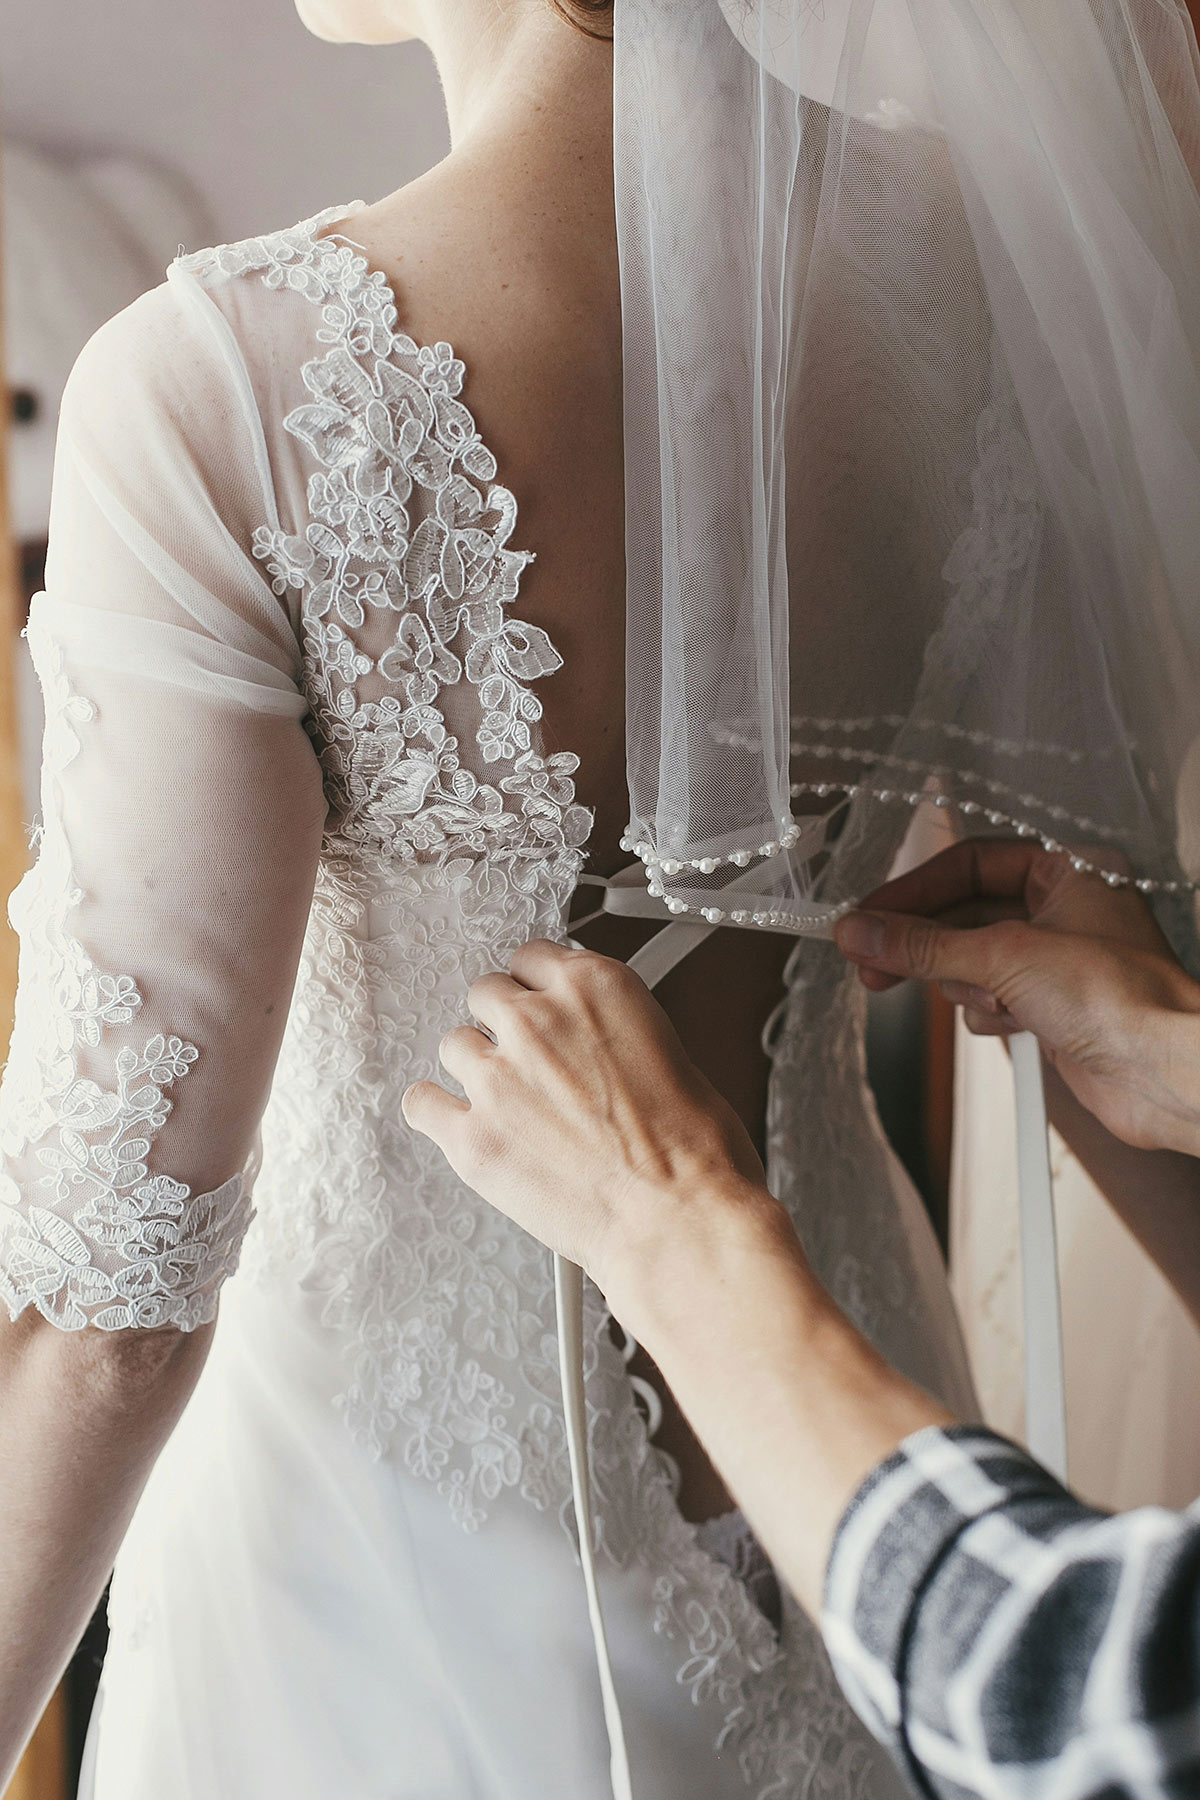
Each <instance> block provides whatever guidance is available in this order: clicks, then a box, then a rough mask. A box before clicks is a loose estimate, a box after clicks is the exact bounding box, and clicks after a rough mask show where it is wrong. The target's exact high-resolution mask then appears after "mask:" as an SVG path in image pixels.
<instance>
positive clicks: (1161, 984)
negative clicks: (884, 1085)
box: [837, 838, 1200, 1155]
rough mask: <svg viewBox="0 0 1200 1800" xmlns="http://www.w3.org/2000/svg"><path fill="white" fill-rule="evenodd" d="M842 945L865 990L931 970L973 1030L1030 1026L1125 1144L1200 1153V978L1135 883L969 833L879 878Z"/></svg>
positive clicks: (845, 925)
mask: <svg viewBox="0 0 1200 1800" xmlns="http://www.w3.org/2000/svg"><path fill="white" fill-rule="evenodd" d="M837 941H838V946H839V948H840V949H841V951H842V952H843V954H844V955H845V956H847V957H848V958H849V959H850V960H851V961H852V962H854V963H856V964H857V965H858V966H859V968H860V971H861V973H862V978H863V980H864V982H865V983H866V985H867V986H868V987H871V988H874V989H876V990H878V989H882V988H885V987H890V986H892V985H893V984H894V983H895V982H896V981H898V980H903V979H905V978H906V977H910V976H913V977H916V978H917V979H920V980H925V981H936V982H938V983H940V985H941V987H942V990H943V992H944V993H945V994H946V996H947V998H948V999H950V1000H952V1001H953V1002H954V1003H955V1004H956V1005H961V1006H962V1007H963V1008H964V1012H965V1017H966V1022H967V1024H968V1025H969V1026H970V1028H971V1030H972V1031H975V1032H978V1033H981V1034H989V1033H990V1034H997V1035H999V1034H1006V1033H1011V1032H1015V1031H1032V1032H1033V1033H1034V1034H1035V1035H1036V1036H1037V1037H1038V1039H1039V1040H1040V1042H1041V1045H1042V1049H1043V1052H1044V1053H1045V1055H1046V1058H1047V1060H1048V1061H1049V1062H1050V1063H1051V1064H1052V1065H1053V1067H1054V1068H1055V1069H1056V1070H1057V1071H1058V1073H1059V1075H1060V1076H1061V1077H1062V1079H1063V1081H1064V1082H1065V1083H1066V1085H1067V1087H1068V1088H1069V1089H1070V1090H1071V1092H1072V1093H1073V1094H1074V1096H1075V1098H1076V1099H1077V1100H1078V1101H1079V1102H1080V1103H1081V1105H1083V1106H1084V1107H1085V1108H1086V1109H1087V1110H1088V1112H1090V1113H1091V1114H1092V1115H1093V1116H1094V1117H1095V1118H1097V1119H1099V1120H1100V1122H1101V1123H1102V1124H1103V1125H1104V1126H1106V1127H1107V1129H1108V1130H1109V1131H1111V1132H1112V1133H1113V1134H1114V1135H1115V1136H1116V1137H1118V1138H1120V1139H1122V1140H1123V1142H1125V1143H1126V1144H1131V1145H1133V1146H1135V1147H1136V1148H1138V1149H1156V1150H1157V1149H1173V1150H1183V1151H1186V1152H1187V1153H1188V1154H1190V1155H1197V1154H1200V985H1197V983H1196V982H1194V981H1193V980H1191V978H1190V977H1189V976H1188V975H1187V974H1186V973H1185V971H1184V970H1183V969H1182V968H1181V967H1180V966H1179V964H1178V962H1177V961H1176V960H1175V957H1174V956H1173V955H1172V953H1171V950H1170V947H1169V945H1168V944H1167V942H1166V939H1165V938H1164V937H1163V935H1162V933H1161V932H1160V930H1159V928H1158V926H1157V924H1156V923H1155V920H1154V917H1153V914H1152V913H1151V911H1150V908H1149V907H1148V905H1147V904H1146V902H1145V900H1144V899H1143V898H1142V896H1141V895H1140V894H1139V893H1137V892H1136V891H1135V890H1134V889H1132V888H1129V887H1121V888H1110V887H1109V886H1107V885H1106V884H1105V883H1104V882H1102V881H1100V880H1098V879H1097V878H1096V877H1095V876H1094V875H1088V874H1080V873H1077V872H1076V871H1075V869H1074V868H1073V867H1072V865H1071V862H1070V861H1069V859H1068V858H1067V857H1066V856H1062V855H1052V854H1050V853H1049V852H1047V851H1045V850H1042V849H1041V848H1040V847H1038V846H1037V845H1031V844H1030V843H1028V842H1025V841H1011V840H1006V839H993V838H985V839H974V840H968V841H967V842H964V843H960V844H956V845H954V847H953V848H952V849H950V850H946V851H943V853H942V854H941V855H940V856H936V857H934V858H933V859H932V860H931V861H930V862H927V863H925V864H923V865H922V866H921V867H920V868H917V869H914V870H912V871H911V872H910V873H909V874H907V875H903V876H901V877H899V879H897V880H896V881H892V882H889V883H888V884H887V885H886V886H885V887H882V888H879V889H877V891H876V892H875V893H874V894H872V895H870V896H869V898H868V899H867V900H866V901H865V902H864V905H863V910H861V911H859V912H857V913H851V914H849V915H848V916H847V917H846V918H845V919H844V920H842V921H841V923H840V924H839V926H838V928H837Z"/></svg>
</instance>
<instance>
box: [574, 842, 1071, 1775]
mask: <svg viewBox="0 0 1200 1800" xmlns="http://www.w3.org/2000/svg"><path fill="white" fill-rule="evenodd" d="M581 885H585V886H589V887H596V888H600V889H602V890H603V895H604V898H603V903H602V905H601V906H600V907H599V908H598V909H597V911H595V912H593V913H589V914H588V919H594V918H598V917H599V916H600V914H601V913H616V914H619V915H623V916H624V917H626V918H648V919H664V918H665V919H669V920H670V923H668V924H667V925H665V927H664V929H663V930H662V931H659V932H657V933H656V934H655V936H654V937H652V938H651V939H650V941H649V943H647V944H644V945H643V946H642V948H641V949H640V950H638V951H637V952H636V953H635V954H634V955H633V956H631V957H630V959H629V965H628V966H629V967H630V968H631V969H632V970H634V972H635V973H636V974H638V975H640V976H641V978H642V980H643V981H644V982H645V983H646V986H647V987H648V988H650V989H651V990H653V989H654V988H655V987H657V986H658V984H659V982H660V981H662V980H663V979H664V978H665V977H666V976H667V975H669V974H670V973H671V970H672V969H674V968H677V967H678V965H679V964H680V963H681V962H682V961H683V960H684V958H685V957H686V956H689V955H690V954H691V952H692V951H693V950H695V949H696V948H697V947H698V946H699V945H700V944H702V943H703V942H704V941H705V939H706V938H709V937H711V936H712V934H713V932H714V931H717V930H719V929H720V925H718V924H715V923H710V922H708V921H707V920H701V919H697V918H688V919H674V918H672V917H671V914H670V913H669V912H668V910H667V907H666V904H665V902H664V901H663V900H662V899H661V898H659V897H657V896H655V895H653V894H651V893H650V892H649V890H648V888H647V886H646V871H645V868H644V866H643V864H642V863H640V862H638V863H634V864H633V865H632V867H631V868H628V869H623V870H622V871H621V873H620V874H619V875H615V876H613V877H611V878H610V879H606V878H605V877H603V876H598V875H585V876H583V877H582V878H581ZM846 910H847V908H845V907H843V906H838V907H832V906H821V905H818V904H816V903H811V904H810V906H809V908H808V909H807V912H806V913H805V915H804V916H803V917H796V916H793V917H792V918H791V919H790V920H789V921H787V922H786V923H785V922H783V919H782V915H781V916H780V922H779V923H776V922H775V921H774V919H773V920H772V923H771V924H770V925H767V926H763V927H760V929H765V930H775V931H786V932H788V933H789V934H790V935H794V936H807V937H823V938H832V936H833V927H834V925H835V923H836V921H837V920H838V919H839V918H840V917H841V916H842V915H843V913H844V912H845V911H846ZM586 922H587V921H586V920H576V921H575V922H574V924H573V929H575V930H578V929H580V928H581V927H582V925H583V924H585V923H586ZM722 922H723V923H724V922H725V921H722ZM739 922H740V921H739ZM1010 1043H1011V1047H1012V1062H1013V1079H1014V1083H1015V1089H1016V1104H1017V1162H1018V1172H1019V1181H1020V1209H1021V1250H1022V1267H1023V1274H1024V1286H1025V1382H1026V1441H1027V1443H1028V1445H1029V1449H1030V1452H1031V1453H1032V1455H1033V1456H1035V1457H1036V1458H1037V1460H1038V1461H1039V1462H1041V1463H1042V1464H1044V1466H1045V1467H1046V1468H1048V1469H1049V1470H1050V1471H1051V1473H1052V1474H1054V1475H1057V1476H1058V1478H1059V1479H1060V1480H1061V1481H1065V1480H1066V1478H1067V1412H1066V1391H1065V1386H1064V1380H1063V1349H1062V1308H1061V1301H1060V1295H1059V1280H1058V1249H1057V1238H1056V1233H1055V1224H1054V1190H1053V1178H1052V1171H1051V1164H1050V1139H1049V1127H1048V1123H1047V1116H1046V1096H1045V1089H1044V1085H1043V1081H1042V1060H1041V1050H1040V1048H1039V1046H1038V1042H1037V1039H1036V1038H1035V1037H1033V1036H1032V1035H1031V1034H1030V1033H1028V1032H1023V1033H1020V1034H1019V1035H1017V1036H1015V1037H1013V1038H1012V1039H1010ZM554 1297H555V1308H556V1313H557V1319H558V1357H559V1374H560V1377H561V1380H562V1392H563V1410H564V1415H565V1421H566V1432H567V1449H568V1454H569V1456H570V1462H571V1490H572V1494H573V1496H574V1501H575V1520H576V1525H577V1527H578V1533H579V1558H580V1562H581V1563H582V1565H583V1581H584V1587H585V1590H586V1592H587V1604H588V1617H589V1619H590V1621H591V1627H592V1640H593V1643H594V1644H595V1649H596V1666H597V1670H598V1672H599V1677H600V1692H601V1698H602V1701H603V1705H604V1720H605V1724H606V1726H607V1728H608V1742H609V1752H610V1758H609V1767H610V1772H611V1779H612V1791H613V1800H636V1796H635V1793H634V1788H633V1777H632V1775H631V1772H630V1767H629V1752H628V1746H627V1745H626V1742H625V1727H624V1724H623V1721H622V1718H621V1705H620V1700H619V1698H618V1695H617V1686H616V1681H615V1679H614V1676H613V1668H612V1658H611V1656H610V1654H609V1648H608V1635H607V1633H606V1631H605V1628H604V1612H603V1608H602V1606H601V1602H600V1588H599V1582H598V1580H597V1575H596V1556H595V1543H594V1537H593V1530H592V1503H591V1479H590V1474H589V1466H588V1435H587V1405H586V1400H585V1397H584V1383H583V1271H582V1269H580V1268H578V1267H577V1266H576V1265H575V1264H574V1263H572V1262H568V1261H567V1260H566V1258H565V1257H561V1256H555V1258H554Z"/></svg>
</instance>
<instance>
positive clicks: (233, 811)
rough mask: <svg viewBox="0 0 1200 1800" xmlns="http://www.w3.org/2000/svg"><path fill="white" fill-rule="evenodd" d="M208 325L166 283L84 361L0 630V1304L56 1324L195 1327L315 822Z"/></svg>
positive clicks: (257, 1101)
mask: <svg viewBox="0 0 1200 1800" xmlns="http://www.w3.org/2000/svg"><path fill="white" fill-rule="evenodd" d="M205 307H210V308H211V307H212V302H211V301H210V300H209V299H208V298H207V296H205V295H203V294H202V293H200V292H199V291H197V292H196V293H190V292H185V291H183V290H182V288H181V285H180V284H179V283H176V282H168V283H165V284H164V285H163V286H162V287H160V288H157V289H154V290H152V291H151V292H150V293H149V294H147V295H144V296H143V297H142V298H141V299H140V300H139V301H137V302H135V303H134V305H133V306H131V307H129V308H127V309H126V310H125V311H124V312H123V313H121V314H119V315H118V316H117V317H116V319H114V320H112V321H110V322H109V324H108V325H106V326H104V327H103V328H102V329H101V330H100V331H99V332H97V333H96V334H95V336H94V337H93V338H92V339H91V340H90V342H89V343H88V345H87V347H86V348H85V350H84V351H83V353H82V354H81V356H80V358H79V361H78V362H77V364H76V366H75V369H74V370H73V372H72V375H71V379H70V381H69V383H68V386H67V391H66V394H65V396H64V402H63V412H62V418H61V424H60V431H59V440H58V449H57V455H56V464H55V479H54V491H53V499H52V506H51V520H50V545H49V553H48V558H47V571H46V588H45V591H44V592H43V593H40V594H38V595H37V596H35V598H34V601H33V603H32V607H31V612H30V621H29V625H28V628H27V634H26V635H27V640H28V647H29V650H30V652H31V654H32V657H33V660H34V663H35V666H36V670H37V674H38V677H39V680H40V683H41V688H42V694H43V699H44V703H45V733H44V738H43V754H42V771H41V797H40V809H39V811H40V818H39V822H38V826H37V829H36V832H35V836H34V843H33V848H34V849H35V851H36V861H35V862H34V865H33V867H32V868H31V869H30V870H29V871H28V872H27V873H26V875H25V876H24V878H23V880H22V881H21V882H20V883H19V885H18V887H17V888H16V889H15V890H14V892H13V894H12V895H11V897H10V900H9V917H10V920H11V922H12V924H13V925H14V926H15V927H16V929H17V930H18V932H19V935H20V960H19V980H18V992H17V1005H16V1024H15V1028H14V1032H13V1037H12V1043H11V1047H10V1053H9V1060H8V1063H7V1065H6V1067H5V1070H4V1076H3V1081H2V1082H0V1297H2V1298H3V1300H4V1301H6V1302H7V1305H8V1310H9V1312H10V1313H11V1314H12V1315H13V1316H14V1317H16V1316H18V1315H19V1314H21V1313H22V1312H23V1311H24V1310H25V1309H26V1308H28V1307H31V1306H33V1307H36V1308H37V1310H38V1312H39V1313H40V1314H41V1315H42V1317H43V1318H44V1319H46V1320H48V1321H49V1322H50V1323H51V1324H53V1325H55V1326H58V1327H62V1328H65V1329H78V1328H81V1327H83V1326H85V1325H89V1326H98V1327H101V1328H102V1329H105V1330H107V1331H113V1332H123V1331H136V1330H139V1329H145V1328H147V1327H155V1326H163V1327H174V1328H175V1329H176V1330H183V1331H189V1330H192V1329H194V1328H195V1327H196V1326H198V1325H201V1324H203V1323H206V1322H208V1321H209V1320H211V1318H212V1317H213V1315H214V1313H215V1308H216V1296H217V1292H218V1289H219V1288H220V1286H221V1284H222V1282H223V1281H224V1280H225V1278H226V1277H227V1276H228V1275H229V1274H230V1273H231V1272H232V1271H233V1269H234V1268H235V1266H236V1263H237V1259H238V1254H239V1249H240V1245H241V1242H242V1238H243V1236H244V1233H245V1230H246V1227H247V1225H248V1223H249V1220H250V1217H251V1198H250V1196H251V1189H252V1185H253V1179H254V1174H255V1172H256V1167H257V1156H258V1124H259V1120H260V1117H261V1114H262V1111H263V1108H264V1106H265V1103H266V1099H267V1095H268V1093H269V1089H270V1083H271V1077H272V1073H273V1070H274V1065H275V1059H276V1056H277V1053H278V1049H279V1044H280V1041H281V1038H282V1034H283V1030H284V1026H285V1022H286V1019H287V1014H288V1007H289V1002H290V998H291V992H292V988H293V985H294V981H295V977H296V971H297V966H298V961H299V956H300V951H301V946H302V941H303V936H304V930H305V926H306V922H307V918H308V911H309V906H310V903H311V897H312V892H313V885H314V881H315V876H316V865H317V859H318V855H319V850H320V844H321V837H322V830H323V826H324V821H325V814H326V803H325V798H324V794H323V791H322V781H321V771H320V766H319V764H318V761H317V757H316V753H315V750H314V748H313V745H312V742H311V739H310V738H309V737H308V735H307V733H306V732H305V729H304V725H303V719H304V715H305V713H306V710H307V706H306V701H305V698H304V695H303V693H302V691H301V689H300V686H299V680H298V678H299V669H300V656H299V649H298V646H297V644H296V642H295V638H294V636H293V634H292V632H291V628H290V626H289V625H288V622H287V620H286V616H285V615H284V614H283V612H282V610H281V607H280V603H279V600H278V598H277V596H276V595H275V594H274V593H273V592H272V590H271V588H270V586H269V582H268V580H267V579H266V577H265V576H264V573H263V571H262V569H261V566H260V564H259V563H258V562H256V560H255V559H254V557H253V554H252V551H251V544H250V538H251V534H252V531H253V529H254V526H255V525H256V524H257V523H259V522H261V520H262V519H263V517H264V514H265V516H267V517H269V516H270V511H271V507H272V505H273V500H272V496H271V494H270V492H269V486H268V483H269V475H268V471H267V464H266V459H265V456H264V454H263V447H262V440H261V431H260V430H257V429H256V426H257V421H256V420H255V418H254V416H253V414H252V410H251V407H250V405H249V403H248V388H247V386H246V384H245V383H244V382H243V381H242V380H241V379H240V378H239V372H238V367H237V360H236V359H237V346H236V344H235V343H234V342H233V341H232V335H231V334H230V333H229V331H228V328H227V327H225V328H224V330H222V326H223V321H222V320H220V319H219V318H218V319H215V318H213V317H210V316H209V314H207V313H206V312H205V310H204V309H205ZM213 311H214V312H215V308H213Z"/></svg>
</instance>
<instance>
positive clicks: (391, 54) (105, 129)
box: [0, 0, 447, 249]
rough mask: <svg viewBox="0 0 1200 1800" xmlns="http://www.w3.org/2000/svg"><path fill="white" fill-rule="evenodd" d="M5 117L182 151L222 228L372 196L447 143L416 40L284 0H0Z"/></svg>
mask: <svg viewBox="0 0 1200 1800" xmlns="http://www.w3.org/2000/svg"><path fill="white" fill-rule="evenodd" d="M0 124H2V126H3V129H4V131H5V132H6V133H11V134H12V135H14V136H17V137H24V138H28V139H30V140H32V141H33V142H34V143H36V144H39V145H40V146H41V147H42V148H44V149H47V150H56V149H61V150H75V149H105V150H124V151H135V152H136V151H140V152H143V153H148V154H150V155H153V156H154V157H156V158H157V159H159V160H161V161H165V162H167V163H169V164H171V165H173V166H174V167H176V168H178V169H180V170H181V171H182V172H183V173H184V174H185V175H187V176H189V177H190V179H191V180H192V182H193V183H194V184H195V186H196V187H197V188H198V189H199V190H200V193H201V195H202V196H203V197H204V199H205V200H206V201H207V202H208V205H209V208H210V210H211V212H212V215H213V217H214V219H215V221H216V228H217V237H218V240H219V241H226V242H228V241H230V240H232V239H236V238H239V237H245V236H249V235H250V234H252V233H256V232H261V231H269V230H273V229H275V228H277V227H279V226H283V225H290V224H292V223H294V222H295V221H296V220H297V219H300V218H303V217H305V216H306V215H307V214H309V213H313V212H316V211H317V210H318V209H319V208H321V207H323V206H334V205H341V204H342V203H343V202H345V201H349V200H357V199H362V200H367V201H370V200H375V199H378V198H379V197H380V196H381V195H383V194H386V193H388V192H390V191H391V189H393V188H395V187H399V186H400V185H401V184H402V183H403V182H405V181H409V180H411V179H412V177H413V176H414V175H417V174H419V173H420V172H421V171H422V169H425V168H427V167H428V166H429V165H430V164H431V163H432V162H435V161H436V160H437V159H438V157H439V156H441V155H442V154H444V151H445V148H446V144H447V137H446V126H445V114H444V111H443V107H442V99H441V92H440V89H439V87H438V83H437V79H436V77H435V75H434V72H433V66H432V63H431V62H430V60H429V57H428V55H427V54H426V52H425V50H424V49H423V48H422V47H421V46H420V45H416V44H400V45H394V46H388V47H385V48H371V49H366V48H362V47H359V46H355V45H342V44H337V45H333V44H324V43H321V42H320V41H319V40H317V39H316V38H314V37H312V36H310V34H309V33H308V32H307V31H306V30H305V29H304V27H303V26H302V25H301V23H300V21H299V19H298V18H297V16H296V13H295V11H294V8H293V6H292V3H291V0H32V3H31V0H0ZM188 248H189V249H192V248H198V246H193V245H189V246H188Z"/></svg>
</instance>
